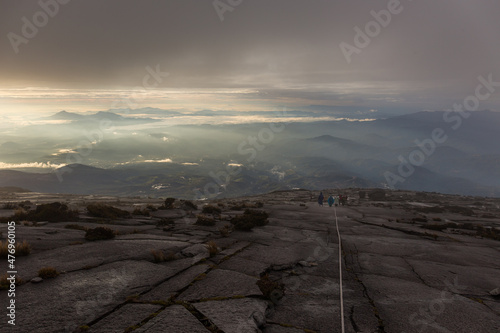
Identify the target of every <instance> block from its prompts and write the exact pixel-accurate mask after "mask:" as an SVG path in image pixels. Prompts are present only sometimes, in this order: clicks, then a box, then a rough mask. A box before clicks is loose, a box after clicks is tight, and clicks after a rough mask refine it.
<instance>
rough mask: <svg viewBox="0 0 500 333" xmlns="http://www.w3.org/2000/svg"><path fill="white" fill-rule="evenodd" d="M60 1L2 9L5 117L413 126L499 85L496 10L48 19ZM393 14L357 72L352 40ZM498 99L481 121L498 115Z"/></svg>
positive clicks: (2, 3) (314, 5)
mask: <svg viewBox="0 0 500 333" xmlns="http://www.w3.org/2000/svg"><path fill="white" fill-rule="evenodd" d="M54 1H55V0H42V1H40V2H39V1H28V0H25V1H17V0H0V31H1V33H2V37H1V39H0V108H1V109H0V113H7V112H12V111H15V110H19V111H23V112H29V111H37V110H41V111H48V110H54V111H59V110H61V109H67V110H72V111H85V110H99V109H101V110H102V109H108V108H111V107H112V106H121V107H123V106H124V104H126V101H127V100H128V102H129V104H131V106H137V107H143V106H155V107H163V108H171V109H181V108H185V109H189V110H201V109H213V110H242V111H245V110H264V109H267V110H269V109H271V108H273V107H279V106H285V107H287V108H289V109H294V110H323V111H324V110H331V112H332V113H335V112H336V110H343V111H345V110H352V111H353V112H354V111H356V110H358V111H359V110H365V111H367V110H372V112H373V110H378V111H379V112H389V113H398V112H401V113H405V112H409V111H418V110H443V109H450V108H451V107H452V105H453V103H455V102H462V101H463V100H464V98H466V97H467V96H468V95H471V94H474V91H475V88H476V86H477V85H478V84H479V81H478V76H480V75H482V76H483V77H487V76H488V75H489V74H490V73H491V74H492V77H493V80H494V81H499V82H500V43H499V40H500V20H499V14H500V2H499V1H498V0H474V1H472V0H441V1H436V0H418V1H416V0H415V1H411V0H401V3H400V5H399V6H396V3H395V1H394V0H391V1H385V0H384V1H382V0H381V1H375V0H371V1H366V0H274V1H269V0H220V1H219V2H218V3H219V4H226V6H227V7H225V9H226V10H225V11H224V8H223V7H221V6H222V5H219V6H220V7H219V9H218V10H217V9H216V8H215V6H214V2H213V1H212V0H163V1H159V0H140V1H131V0H107V1H103V0H85V1H83V0H72V1H67V0H64V1H63V0H60V1H61V2H63V3H64V2H68V3H67V4H59V5H58V8H57V13H52V14H53V15H52V16H49V15H45V14H43V12H42V13H41V11H43V9H42V7H41V5H40V3H47V4H49V3H51V4H52V5H51V6H49V8H50V10H53V11H54V12H55V11H56V8H54V6H53V4H54ZM231 3H232V5H231ZM390 3H392V7H391V8H392V11H393V12H398V13H397V14H391V19H390V22H389V23H388V24H384V25H386V26H385V27H383V26H381V25H380V24H378V23H377V24H375V25H374V24H373V23H372V24H371V27H372V28H373V29H376V26H377V25H378V27H379V28H380V32H378V31H376V30H372V32H371V35H373V37H369V38H370V43H369V45H363V47H358V48H357V51H356V52H355V53H352V54H351V56H350V63H348V61H347V59H346V57H345V55H344V53H343V52H342V48H341V47H340V45H341V43H342V42H344V43H345V44H343V45H344V46H345V45H347V44H349V45H352V46H353V47H355V46H356V44H355V36H356V31H355V30H354V28H355V27H359V28H360V29H361V30H363V31H364V30H365V27H366V24H367V23H369V22H370V21H374V20H375V19H374V17H373V16H372V14H371V11H375V12H380V11H381V10H387V8H388V4H390ZM389 6H391V5H389ZM389 13H390V12H389ZM23 18H26V19H25V20H24V21H23ZM222 19H223V20H222ZM385 19H387V17H385ZM34 20H35V22H34ZM37 20H38V21H37ZM26 21H29V24H27V23H26ZM44 21H45V22H44ZM37 22H38V25H39V27H38V28H36V29H37V30H38V31H36V32H33V31H32V30H30V29H29V28H28V27H26V25H31V24H34V23H35V24H36V23H37ZM23 26H25V27H24V28H23ZM369 26H370V24H369ZM358 41H359V40H358ZM358 46H359V44H358ZM351 50H352V49H351ZM148 68H149V69H148ZM155 70H159V71H160V72H161V75H159V76H158V75H157V77H159V78H160V80H159V81H161V82H157V81H155V79H154V75H151V74H150V72H151V71H155ZM167 72H168V76H167V74H165V73H167ZM148 75H149V76H148ZM144 82H145V83H146V84H147V85H149V86H152V85H155V84H156V83H158V85H157V87H156V88H153V87H146V89H145V88H144V85H143V84H144ZM139 89H140V90H139ZM498 90H499V91H498V92H497V93H496V94H493V95H492V96H491V97H490V98H489V99H488V100H486V101H484V102H481V105H480V109H486V108H489V109H493V110H498V111H500V87H499V88H498ZM117 101H118V102H117ZM120 104H121V105H120ZM367 112H368V111H367Z"/></svg>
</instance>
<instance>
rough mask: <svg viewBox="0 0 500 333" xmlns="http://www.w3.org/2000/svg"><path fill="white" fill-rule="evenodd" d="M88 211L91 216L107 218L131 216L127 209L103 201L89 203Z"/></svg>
mask: <svg viewBox="0 0 500 333" xmlns="http://www.w3.org/2000/svg"><path fill="white" fill-rule="evenodd" d="M87 211H88V213H89V215H90V216H94V217H101V218H105V219H118V218H125V217H129V216H130V213H129V212H127V211H126V210H122V209H119V208H116V207H113V206H109V205H105V204H102V203H95V204H90V205H88V206H87Z"/></svg>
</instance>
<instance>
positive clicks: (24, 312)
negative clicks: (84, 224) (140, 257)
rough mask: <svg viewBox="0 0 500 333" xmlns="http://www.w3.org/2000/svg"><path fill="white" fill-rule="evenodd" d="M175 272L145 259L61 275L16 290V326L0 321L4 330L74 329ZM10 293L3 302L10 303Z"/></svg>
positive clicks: (48, 332) (40, 332)
mask: <svg viewBox="0 0 500 333" xmlns="http://www.w3.org/2000/svg"><path fill="white" fill-rule="evenodd" d="M169 274H171V270H170V269H168V268H167V267H164V266H160V265H155V264H152V263H150V262H145V261H130V260H128V261H121V262H115V263H112V264H108V265H103V266H100V267H97V268H94V269H91V270H85V271H78V272H74V273H69V274H61V275H59V276H58V277H57V278H54V279H48V280H46V281H44V282H43V283H40V284H31V283H30V284H25V285H21V286H19V287H18V288H17V290H16V305H17V306H16V317H17V318H18V319H19V320H16V326H15V327H11V326H10V325H9V328H8V330H7V329H6V325H7V323H6V321H2V322H0V331H1V332H6V331H8V332H21V333H24V332H32V331H33V329H34V328H36V332H37V333H55V332H73V331H74V330H75V328H77V327H78V326H80V325H86V324H88V323H90V322H91V321H93V320H95V319H97V318H99V317H101V316H103V315H104V314H106V313H108V312H109V311H112V310H113V309H114V308H116V307H117V306H118V305H120V304H122V303H124V302H125V301H126V298H127V297H128V296H131V295H133V294H138V293H140V292H141V291H143V290H145V289H147V288H150V286H151V285H153V284H155V283H157V282H159V281H161V280H162V279H165V276H168V275H169ZM7 302H8V300H7V293H1V294H0V304H7Z"/></svg>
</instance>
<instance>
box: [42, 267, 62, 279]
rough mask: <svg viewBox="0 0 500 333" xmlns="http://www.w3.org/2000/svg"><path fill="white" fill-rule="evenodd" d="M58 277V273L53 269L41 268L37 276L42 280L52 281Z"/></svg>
mask: <svg viewBox="0 0 500 333" xmlns="http://www.w3.org/2000/svg"><path fill="white" fill-rule="evenodd" d="M58 275H59V272H58V271H57V270H56V269H55V268H54V267H43V268H40V270H39V271H38V276H39V277H41V278H42V279H52V278H55V277H57V276H58Z"/></svg>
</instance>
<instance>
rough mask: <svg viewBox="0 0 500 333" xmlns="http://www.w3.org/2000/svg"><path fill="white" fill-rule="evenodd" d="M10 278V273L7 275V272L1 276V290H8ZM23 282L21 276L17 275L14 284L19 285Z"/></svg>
mask: <svg viewBox="0 0 500 333" xmlns="http://www.w3.org/2000/svg"><path fill="white" fill-rule="evenodd" d="M8 278H9V275H7V274H4V275H2V276H0V290H8V289H10V283H11V280H8ZM21 283H23V280H22V279H20V278H18V277H17V276H16V278H15V281H14V284H15V285H16V286H18V285H20V284H21Z"/></svg>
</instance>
